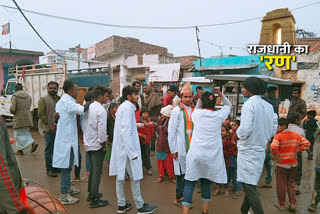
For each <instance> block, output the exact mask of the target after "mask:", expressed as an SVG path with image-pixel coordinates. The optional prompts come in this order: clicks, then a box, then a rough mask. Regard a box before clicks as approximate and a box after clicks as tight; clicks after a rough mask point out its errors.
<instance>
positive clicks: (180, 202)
mask: <svg viewBox="0 0 320 214" xmlns="http://www.w3.org/2000/svg"><path fill="white" fill-rule="evenodd" d="M182 200H183V198H180V199H174V201H173V204H174V205H176V206H178V207H182Z"/></svg>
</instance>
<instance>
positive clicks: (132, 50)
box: [83, 36, 168, 59]
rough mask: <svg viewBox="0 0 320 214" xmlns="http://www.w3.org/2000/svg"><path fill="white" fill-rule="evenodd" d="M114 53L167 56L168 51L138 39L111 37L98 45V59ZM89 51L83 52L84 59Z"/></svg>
mask: <svg viewBox="0 0 320 214" xmlns="http://www.w3.org/2000/svg"><path fill="white" fill-rule="evenodd" d="M113 52H118V53H124V54H128V55H143V54H148V55H149V54H158V55H167V54H168V49H167V48H165V47H160V46H157V45H152V44H148V43H145V42H140V40H138V39H134V38H127V37H120V36H111V37H109V38H107V39H105V40H103V41H101V42H98V43H97V44H96V59H99V58H101V56H103V55H106V54H110V53H113ZM86 56H87V50H86V49H85V50H84V51H83V57H84V58H86Z"/></svg>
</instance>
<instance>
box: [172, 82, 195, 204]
mask: <svg viewBox="0 0 320 214" xmlns="http://www.w3.org/2000/svg"><path fill="white" fill-rule="evenodd" d="M181 101H182V104H181V106H177V107H175V108H174V109H173V110H172V112H171V117H170V120H169V127H168V143H169V148H170V152H171V154H172V157H173V165H174V174H175V175H176V177H177V178H176V180H177V183H176V199H175V200H174V204H175V205H178V206H180V205H181V204H182V200H183V189H184V175H185V174H186V156H187V151H188V149H189V147H190V143H191V138H192V131H193V122H192V112H193V110H194V107H192V101H193V93H192V91H191V89H190V88H189V84H186V85H185V86H183V88H182V90H181ZM181 108H182V110H181Z"/></svg>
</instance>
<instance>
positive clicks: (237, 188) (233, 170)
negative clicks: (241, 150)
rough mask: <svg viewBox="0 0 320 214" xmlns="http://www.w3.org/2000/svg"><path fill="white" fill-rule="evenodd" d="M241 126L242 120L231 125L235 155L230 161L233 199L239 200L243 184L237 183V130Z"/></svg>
mask: <svg viewBox="0 0 320 214" xmlns="http://www.w3.org/2000/svg"><path fill="white" fill-rule="evenodd" d="M239 126H240V120H234V121H233V122H232V124H231V127H232V137H231V143H232V146H233V150H232V152H233V154H232V157H231V159H230V172H229V173H230V180H231V181H232V184H233V187H234V191H235V193H234V195H233V196H232V198H233V199H237V198H238V197H239V196H240V194H241V183H240V182H238V181H237V155H238V148H237V141H238V137H237V130H238V128H239Z"/></svg>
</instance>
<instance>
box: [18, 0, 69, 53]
mask: <svg viewBox="0 0 320 214" xmlns="http://www.w3.org/2000/svg"><path fill="white" fill-rule="evenodd" d="M12 1H13V3H14V4H15V5H16V7H17V9H18V10H19V11H20V13H21V15H22V16H23V17H24V19H25V20H26V21H27V22H28V24H29V25H30V27H31V28H32V30H33V31H34V32H35V33H36V34H37V35H38V37H39V38H40V39H41V40H42V42H43V43H44V44H45V45H46V46H47V47H48V48H49V49H50V50H52V51H53V52H54V53H55V54H57V55H58V56H60V57H63V56H62V55H60V54H58V53H57V52H56V51H55V50H54V49H53V48H52V47H51V46H50V45H49V44H48V43H47V42H46V41H45V40H44V38H42V36H41V35H40V34H39V33H38V31H37V30H36V29H35V28H34V27H33V25H32V24H31V22H30V21H29V19H28V18H27V17H26V15H24V13H23V12H22V10H21V8H20V7H19V5H18V4H17V2H16V1H15V0H12Z"/></svg>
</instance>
